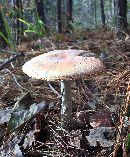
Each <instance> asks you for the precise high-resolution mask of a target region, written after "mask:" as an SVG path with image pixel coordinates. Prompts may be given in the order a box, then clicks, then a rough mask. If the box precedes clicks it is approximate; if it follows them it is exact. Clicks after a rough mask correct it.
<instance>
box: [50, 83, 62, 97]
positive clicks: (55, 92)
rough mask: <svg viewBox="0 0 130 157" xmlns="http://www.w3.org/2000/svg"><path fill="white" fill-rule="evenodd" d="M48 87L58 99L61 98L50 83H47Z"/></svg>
mask: <svg viewBox="0 0 130 157" xmlns="http://www.w3.org/2000/svg"><path fill="white" fill-rule="evenodd" d="M48 85H49V87H50V88H51V90H52V91H53V92H54V93H55V94H57V95H58V97H59V98H60V97H61V94H59V93H58V92H57V91H56V90H55V89H54V87H52V85H51V84H50V83H48Z"/></svg>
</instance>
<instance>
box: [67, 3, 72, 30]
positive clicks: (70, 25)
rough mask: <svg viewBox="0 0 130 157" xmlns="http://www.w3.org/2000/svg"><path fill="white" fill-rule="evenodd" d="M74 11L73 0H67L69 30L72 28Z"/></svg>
mask: <svg viewBox="0 0 130 157" xmlns="http://www.w3.org/2000/svg"><path fill="white" fill-rule="evenodd" d="M72 13H73V0H67V11H66V16H67V19H66V21H67V25H66V31H67V32H69V31H70V30H72V24H71V23H72V21H73V18H72Z"/></svg>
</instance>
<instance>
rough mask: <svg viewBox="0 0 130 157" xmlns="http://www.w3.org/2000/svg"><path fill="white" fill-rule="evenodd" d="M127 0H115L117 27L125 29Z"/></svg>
mask: <svg viewBox="0 0 130 157" xmlns="http://www.w3.org/2000/svg"><path fill="white" fill-rule="evenodd" d="M127 25H128V24H127V0H117V28H119V29H121V30H126V29H127Z"/></svg>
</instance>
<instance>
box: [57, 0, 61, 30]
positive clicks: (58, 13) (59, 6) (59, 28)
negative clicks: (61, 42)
mask: <svg viewBox="0 0 130 157" xmlns="http://www.w3.org/2000/svg"><path fill="white" fill-rule="evenodd" d="M57 23H58V33H62V19H61V0H57Z"/></svg>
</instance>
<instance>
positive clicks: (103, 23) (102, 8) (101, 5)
mask: <svg viewBox="0 0 130 157" xmlns="http://www.w3.org/2000/svg"><path fill="white" fill-rule="evenodd" d="M100 8H101V21H102V26H103V27H105V12H104V0H100Z"/></svg>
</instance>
